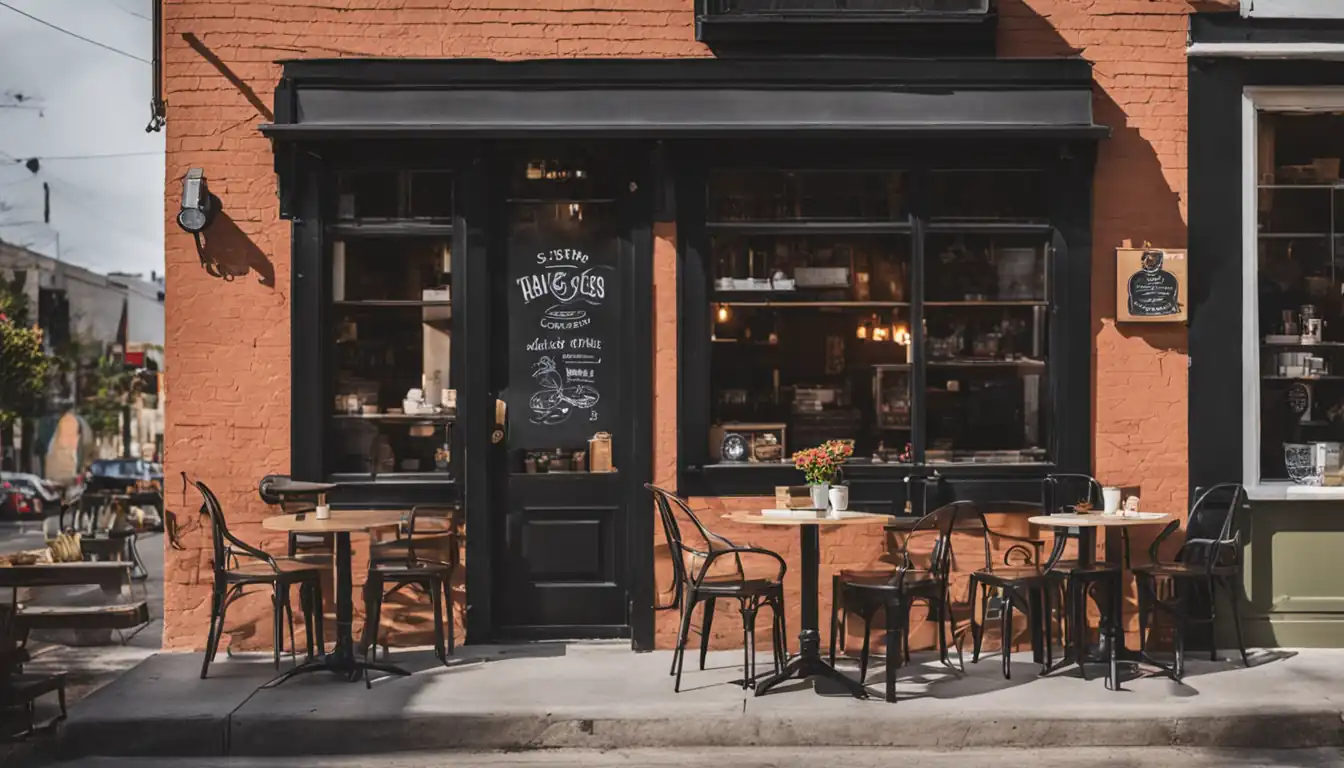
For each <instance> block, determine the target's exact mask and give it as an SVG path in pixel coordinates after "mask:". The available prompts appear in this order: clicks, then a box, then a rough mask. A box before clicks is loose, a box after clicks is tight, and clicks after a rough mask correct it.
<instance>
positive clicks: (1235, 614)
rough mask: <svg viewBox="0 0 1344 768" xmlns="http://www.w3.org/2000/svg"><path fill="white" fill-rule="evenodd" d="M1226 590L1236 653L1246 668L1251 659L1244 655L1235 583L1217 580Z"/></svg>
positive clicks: (1238, 601)
mask: <svg viewBox="0 0 1344 768" xmlns="http://www.w3.org/2000/svg"><path fill="white" fill-rule="evenodd" d="M1219 581H1221V582H1222V584H1223V586H1224V587H1225V588H1226V590H1227V599H1228V600H1229V601H1230V602H1231V603H1232V627H1233V629H1234V630H1235V631H1236V633H1237V651H1238V652H1239V653H1241V663H1242V664H1244V665H1245V666H1246V667H1247V668H1249V667H1250V666H1251V659H1250V657H1249V656H1247V655H1246V641H1245V640H1243V639H1242V637H1241V604H1240V603H1241V601H1240V600H1239V599H1238V595H1237V589H1236V586H1235V583H1234V582H1233V581H1232V580H1231V579H1219Z"/></svg>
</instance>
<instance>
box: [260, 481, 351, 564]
mask: <svg viewBox="0 0 1344 768" xmlns="http://www.w3.org/2000/svg"><path fill="white" fill-rule="evenodd" d="M288 479H289V475H266V476H265V477H263V478H261V482H260V483H257V495H258V496H260V497H261V500H262V501H263V502H265V503H266V504H267V506H271V507H275V508H277V509H279V510H280V512H281V513H282V514H286V515H296V514H299V513H302V512H311V511H313V510H315V509H317V496H316V495H315V494H314V495H312V496H290V497H288V498H282V497H281V496H280V495H279V494H277V493H275V492H273V491H272V490H271V487H272V485H274V484H275V482H276V481H278V480H288ZM335 551H336V542H335V539H334V537H333V535H332V534H330V533H296V532H294V531H290V533H289V537H288V540H287V541H286V547H285V555H286V556H287V557H290V558H293V559H295V560H306V561H311V562H315V563H317V562H322V563H330V562H331V559H332V557H334V556H335Z"/></svg>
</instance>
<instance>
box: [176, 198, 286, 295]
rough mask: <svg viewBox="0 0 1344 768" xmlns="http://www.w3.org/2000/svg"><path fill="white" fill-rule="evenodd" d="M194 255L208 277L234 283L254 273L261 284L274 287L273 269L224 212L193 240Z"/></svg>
mask: <svg viewBox="0 0 1344 768" xmlns="http://www.w3.org/2000/svg"><path fill="white" fill-rule="evenodd" d="M196 252H197V255H199V256H200V258H201V266H202V267H203V268H204V269H205V271H206V273H207V274H209V275H210V276H212V277H218V278H220V279H223V280H234V279H236V278H239V277H242V276H244V275H246V274H247V273H248V272H251V271H255V272H256V273H257V275H258V277H259V279H260V282H261V284H262V285H264V286H266V287H267V288H274V287H275V266H274V265H273V264H271V260H270V259H268V258H267V257H266V254H265V253H263V252H262V250H261V249H260V248H258V247H257V245H256V243H253V242H252V238H250V237H248V236H247V233H246V232H243V231H242V230H241V229H239V228H238V224H237V222H235V221H234V220H233V218H232V217H230V216H229V214H228V213H227V212H225V211H221V212H220V213H219V215H218V216H217V217H216V218H215V221H214V223H213V224H212V225H211V226H210V228H209V229H207V230H206V231H205V233H204V234H203V235H202V236H201V237H200V238H199V239H198V240H197V241H196Z"/></svg>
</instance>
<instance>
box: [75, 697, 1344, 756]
mask: <svg viewBox="0 0 1344 768" xmlns="http://www.w3.org/2000/svg"><path fill="white" fill-rule="evenodd" d="M906 706H907V707H908V708H909V710H911V715H912V717H909V718H900V719H893V718H886V717H884V718H880V719H879V718H865V717H846V718H811V717H807V718H798V717H754V716H750V715H744V716H742V717H736V718H722V717H719V718H708V717H698V718H697V717H689V718H687V717H678V718H643V719H639V718H621V717H594V718H582V717H571V716H564V715H553V714H549V713H545V714H531V713H501V714H481V715H467V716H462V715H427V714H414V713H412V714H409V715H407V716H406V717H401V718H392V717H387V716H384V715H379V716H376V717H372V718H323V717H321V716H314V717H312V718H304V719H302V720H293V719H289V720H277V719H275V718H266V717H261V716H247V715H235V716H233V717H226V718H183V719H177V720H164V719H158V720H154V721H150V722H135V721H129V722H128V721H126V720H116V721H105V722H100V721H90V720H84V721H79V722H72V723H69V724H68V727H66V728H65V729H63V730H62V733H61V735H60V743H59V749H58V752H59V753H60V754H61V755H62V757H65V758H67V759H68V758H78V757H90V756H107V757H135V756H149V755H158V756H200V757H209V756H218V757H222V756H252V757H280V756H296V755H333V754H351V753H353V754H379V753H394V752H406V751H434V750H463V751H465V750H478V751H487V750H527V749H559V748H568V749H590V750H605V749H617V748H626V749H630V748H673V747H755V746H767V745H768V746H773V747H841V746H844V747H909V748H928V749H933V748H936V749H943V750H947V749H963V748H977V747H979V748H984V747H1030V748H1034V749H1047V748H1052V747H1170V746H1188V747H1225V748H1248V749H1249V748H1254V749H1299V748H1311V747H1338V746H1344V719H1342V715H1341V712H1340V711H1339V710H1335V709H1325V708H1321V709H1303V710H1295V711H1283V710H1281V711H1276V712H1271V713H1260V712H1234V713H1229V714H1227V715H1200V716H1195V717H1135V718H1114V717H1107V718H1087V717H1076V718H1067V719H1060V718H1046V717H1033V716H1023V717H1004V718H995V719H977V718H974V717H927V716H926V717H921V716H919V714H918V711H917V710H916V709H915V708H916V707H917V704H913V703H912V704H910V705H906Z"/></svg>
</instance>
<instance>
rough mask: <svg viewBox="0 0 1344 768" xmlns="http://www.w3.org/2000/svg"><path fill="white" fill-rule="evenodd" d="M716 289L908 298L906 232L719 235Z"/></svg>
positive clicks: (842, 298)
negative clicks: (899, 233)
mask: <svg viewBox="0 0 1344 768" xmlns="http://www.w3.org/2000/svg"><path fill="white" fill-rule="evenodd" d="M711 248H712V251H713V263H714V288H715V291H716V293H719V294H731V295H732V296H733V297H737V298H738V299H742V300H752V299H753V298H754V299H755V300H758V301H765V300H776V301H832V302H908V301H909V300H910V299H909V297H910V282H909V280H910V268H909V265H910V257H909V253H910V238H909V237H908V236H906V235H760V236H752V237H744V236H740V235H716V236H715V237H713V238H712V239H711Z"/></svg>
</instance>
